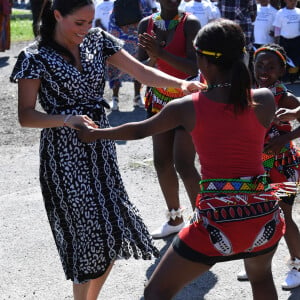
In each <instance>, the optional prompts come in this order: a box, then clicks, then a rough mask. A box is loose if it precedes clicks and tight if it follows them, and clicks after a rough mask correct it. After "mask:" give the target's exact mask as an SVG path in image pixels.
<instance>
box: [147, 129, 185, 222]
mask: <svg viewBox="0 0 300 300" xmlns="http://www.w3.org/2000/svg"><path fill="white" fill-rule="evenodd" d="M152 140H153V156H154V166H155V169H156V172H157V177H158V181H159V184H160V188H161V190H162V193H163V195H164V198H165V200H166V204H167V207H168V209H169V210H171V209H175V210H177V209H178V208H179V207H180V203H179V195H178V192H179V184H178V177H177V172H176V170H175V166H174V160H173V144H174V131H173V130H171V131H168V132H164V133H161V134H157V135H154V136H153V137H152ZM180 223H182V218H176V219H175V220H172V219H171V220H170V221H169V224H170V225H178V224H180Z"/></svg>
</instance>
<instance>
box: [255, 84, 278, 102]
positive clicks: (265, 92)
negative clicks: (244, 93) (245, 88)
mask: <svg viewBox="0 0 300 300" xmlns="http://www.w3.org/2000/svg"><path fill="white" fill-rule="evenodd" d="M253 100H254V102H255V103H257V104H261V105H263V106H266V105H271V106H272V105H274V103H275V102H274V96H273V93H272V92H271V91H270V90H269V89H268V88H260V89H256V90H253Z"/></svg>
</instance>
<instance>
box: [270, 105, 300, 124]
mask: <svg viewBox="0 0 300 300" xmlns="http://www.w3.org/2000/svg"><path fill="white" fill-rule="evenodd" d="M276 117H277V119H278V120H279V121H282V122H286V121H293V120H295V119H300V106H298V107H296V108H294V109H288V108H279V109H278V110H277V111H276Z"/></svg>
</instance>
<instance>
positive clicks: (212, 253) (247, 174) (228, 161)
mask: <svg viewBox="0 0 300 300" xmlns="http://www.w3.org/2000/svg"><path fill="white" fill-rule="evenodd" d="M194 46H195V49H196V52H197V60H198V66H199V69H200V70H201V73H202V74H203V76H204V77H205V79H206V80H207V83H208V86H207V89H206V90H204V91H202V92H199V93H194V94H193V95H190V96H186V97H184V98H180V99H175V100H172V101H171V102H170V103H168V105H166V106H165V107H164V108H163V109H162V110H161V112H160V113H158V114H156V115H155V116H153V117H151V118H149V119H147V120H144V121H141V122H136V123H129V124H124V125H121V126H118V127H116V128H107V129H97V128H92V127H89V128H88V129H83V130H82V131H80V132H79V137H80V138H81V139H82V140H83V141H85V142H91V141H93V140H95V139H97V138H98V139H101V138H110V139H123V140H129V139H136V138H141V137H145V136H150V135H154V134H158V133H161V132H164V131H167V130H170V129H171V128H176V127H177V126H183V127H184V128H185V129H186V130H187V131H188V132H190V134H191V136H192V139H193V142H194V145H195V149H196V151H197V153H198V155H199V159H200V165H201V178H202V180H201V181H200V191H199V194H198V197H197V199H196V203H195V206H196V208H195V212H194V216H193V218H192V219H191V222H190V224H189V225H187V226H185V227H184V228H183V229H182V230H181V231H180V232H179V233H178V235H177V236H176V237H175V239H174V240H173V242H172V245H171V246H170V247H169V249H168V250H167V252H166V253H165V255H164V257H163V258H162V260H161V261H160V263H159V264H158V266H157V268H156V269H155V270H154V273H153V274H152V275H151V278H150V280H149V282H148V284H147V286H146V289H145V299H147V300H148V299H151V300H160V299H162V300H168V299H173V297H174V296H175V295H176V294H177V293H178V292H179V291H180V290H181V289H182V288H183V287H184V286H185V285H187V284H188V283H189V282H191V281H192V280H194V279H196V278H197V277H198V276H200V275H202V274H203V273H205V272H206V271H208V270H209V269H210V268H211V267H212V266H213V265H215V264H216V263H218V262H225V261H229V260H235V259H244V263H245V267H246V269H247V273H248V276H249V279H250V282H251V287H252V291H253V298H254V299H255V300H258V299H274V300H275V299H277V293H276V288H275V285H274V281H273V277H272V271H271V263H272V258H273V255H274V253H275V250H276V248H277V245H278V242H279V240H280V238H281V237H282V235H283V233H284V220H283V218H282V216H281V214H280V209H279V205H278V199H279V198H278V196H277V195H276V193H275V192H274V191H273V190H272V188H271V187H270V186H269V185H268V184H267V182H266V177H265V176H264V168H263V165H262V155H261V153H262V150H263V145H264V137H265V134H266V132H267V129H268V128H269V125H270V123H271V121H272V119H273V117H274V113H275V105H274V98H273V95H272V93H271V91H269V90H268V89H266V88H262V89H257V90H251V77H250V73H249V71H248V69H247V67H246V65H245V63H244V56H245V53H244V47H245V37H244V34H243V31H242V30H241V28H240V26H239V25H237V24H236V23H235V22H233V21H230V20H225V19H223V20H222V19H219V20H217V21H212V22H211V23H209V24H207V25H206V26H204V27H203V28H202V29H201V30H200V31H199V32H198V34H197V36H196V38H195V41H194ZM220 151H221V152H220Z"/></svg>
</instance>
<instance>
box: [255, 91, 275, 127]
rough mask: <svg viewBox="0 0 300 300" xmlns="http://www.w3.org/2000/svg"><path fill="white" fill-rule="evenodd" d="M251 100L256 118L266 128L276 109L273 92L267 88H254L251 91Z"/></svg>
mask: <svg viewBox="0 0 300 300" xmlns="http://www.w3.org/2000/svg"><path fill="white" fill-rule="evenodd" d="M253 100H254V102H255V106H254V110H255V113H256V116H257V118H258V120H259V121H260V123H261V124H262V125H263V126H264V127H266V128H268V127H269V126H270V123H271V122H272V120H273V118H274V115H275V110H276V108H275V101H274V96H273V93H272V92H271V91H270V90H269V89H267V88H260V89H256V90H254V91H253Z"/></svg>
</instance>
